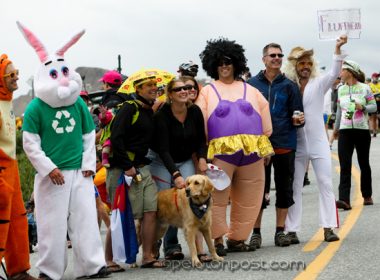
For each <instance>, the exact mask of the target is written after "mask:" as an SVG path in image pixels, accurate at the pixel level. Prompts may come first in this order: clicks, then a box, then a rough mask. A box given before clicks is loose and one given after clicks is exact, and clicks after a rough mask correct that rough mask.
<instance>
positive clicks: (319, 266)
mask: <svg viewBox="0 0 380 280" xmlns="http://www.w3.org/2000/svg"><path fill="white" fill-rule="evenodd" d="M336 144H337V143H334V146H333V149H332V158H333V185H334V192H335V195H336V196H337V194H338V183H339V163H338V161H337V156H336V149H337V148H336ZM379 155H380V139H379V138H372V144H371V167H372V177H373V192H374V193H373V199H374V202H375V204H374V205H373V206H365V207H363V205H362V198H361V195H360V190H359V181H358V178H359V174H360V171H359V169H358V165H357V163H356V155H354V159H355V163H354V165H355V168H354V176H353V178H352V182H353V188H352V194H351V197H352V201H351V202H352V206H353V209H352V210H351V211H342V210H340V211H339V216H340V221H341V226H340V229H338V231H337V232H338V235H339V236H340V238H341V240H340V241H338V242H333V243H326V242H322V240H323V236H322V232H321V231H319V230H320V228H319V226H318V190H317V186H316V180H315V177H314V174H313V171H312V170H310V172H309V173H310V180H311V185H309V186H306V187H304V191H303V204H304V209H303V210H304V211H303V225H302V231H301V232H300V233H299V238H300V240H301V244H298V245H292V246H290V247H284V248H279V247H275V246H274V241H273V236H274V231H275V223H274V219H275V208H274V193H273V191H272V192H271V198H272V201H271V205H270V206H269V207H268V208H267V210H266V211H265V212H264V216H263V223H262V237H263V246H262V248H261V249H259V250H256V251H255V252H249V253H230V254H228V256H227V257H225V262H224V263H223V264H215V263H211V264H209V265H207V266H204V267H203V268H201V269H193V268H190V267H189V263H190V261H189V252H188V249H187V245H186V242H185V241H184V239H183V236H182V233H181V234H180V242H181V244H182V247H183V248H184V253H185V261H184V262H182V263H181V262H177V263H172V264H171V267H170V268H168V269H140V268H128V269H127V270H126V272H123V273H115V274H112V275H111V277H110V279H165V280H169V279H182V280H187V279H192V280H193V279H197V280H200V279H218V280H222V279H233V278H235V279H266V280H269V279H275V280H277V279H297V280H301V279H308V280H309V279H342V278H344V279H345V280H347V279H380V268H379V252H380V242H379V241H378V240H379V239H378V237H379V236H378V234H379V232H380V226H379V225H380V215H379V213H380V191H379V182H380V163H379V162H380V161H379V159H380V157H379ZM101 233H102V236H103V238H104V234H105V229H104V228H102V230H101ZM71 251H72V250H69V254H70V256H69V261H70V263H69V266H68V268H67V271H66V273H65V277H64V279H73V274H72V268H73V264H72V255H71V254H72V252H71ZM37 254H38V253H34V254H31V262H32V267H33V268H32V269H31V270H30V272H31V274H32V275H38V271H37V269H36V268H35V263H36V260H37ZM0 275H1V274H0Z"/></svg>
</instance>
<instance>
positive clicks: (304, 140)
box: [284, 36, 347, 243]
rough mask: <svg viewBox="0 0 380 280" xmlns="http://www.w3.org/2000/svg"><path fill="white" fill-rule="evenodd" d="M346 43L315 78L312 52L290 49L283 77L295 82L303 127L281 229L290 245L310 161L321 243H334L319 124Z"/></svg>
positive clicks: (327, 162)
mask: <svg viewBox="0 0 380 280" xmlns="http://www.w3.org/2000/svg"><path fill="white" fill-rule="evenodd" d="M346 43H347V36H341V37H340V38H339V39H337V41H336V45H335V54H334V59H333V66H332V69H331V70H330V71H328V72H326V73H325V74H323V75H320V76H318V73H317V69H318V68H317V65H316V61H315V59H314V57H313V55H314V51H313V50H312V49H310V50H306V49H304V48H302V47H295V48H293V49H292V50H291V52H290V54H289V56H288V61H287V64H286V66H285V69H284V70H285V71H284V73H285V75H286V76H287V77H288V78H290V79H291V80H293V81H294V82H296V83H297V84H298V86H299V88H300V90H301V94H302V96H303V100H302V101H303V107H304V113H305V126H304V127H303V128H300V129H298V131H297V151H296V160H295V173H294V182H293V199H294V204H293V205H292V206H291V207H290V208H289V211H288V216H287V218H286V221H285V228H286V230H287V231H288V232H289V237H290V238H291V240H292V243H297V242H299V241H298V237H297V234H296V232H298V231H299V230H300V227H301V217H302V186H303V180H304V175H305V171H306V165H307V162H308V161H309V160H310V161H311V163H312V165H313V169H314V172H315V174H316V177H317V182H318V188H319V204H320V205H319V208H320V210H319V217H320V223H319V224H320V225H322V226H323V228H324V240H325V241H327V242H332V241H337V240H339V237H338V236H337V235H336V234H335V233H334V232H333V230H332V228H334V227H335V228H336V227H338V226H339V224H338V216H337V214H336V205H335V196H334V193H333V189H332V178H331V157H330V147H329V143H328V139H327V137H326V133H325V128H324V122H323V115H322V112H323V100H324V94H325V93H326V92H327V90H328V89H329V88H330V87H331V86H332V85H333V83H334V81H335V80H336V78H337V77H338V76H339V74H340V70H341V67H342V61H343V60H344V57H345V56H346V55H344V54H342V53H341V49H340V48H341V46H342V45H344V44H346Z"/></svg>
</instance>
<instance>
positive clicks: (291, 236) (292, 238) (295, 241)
mask: <svg viewBox="0 0 380 280" xmlns="http://www.w3.org/2000/svg"><path fill="white" fill-rule="evenodd" d="M287 236H288V239H289V241H290V244H300V240H299V239H298V236H297V233H296V232H288V234H287Z"/></svg>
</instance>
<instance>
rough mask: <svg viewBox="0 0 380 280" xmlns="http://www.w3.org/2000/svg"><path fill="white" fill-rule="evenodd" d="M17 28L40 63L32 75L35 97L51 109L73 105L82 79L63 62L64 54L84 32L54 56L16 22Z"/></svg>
mask: <svg viewBox="0 0 380 280" xmlns="http://www.w3.org/2000/svg"><path fill="white" fill-rule="evenodd" d="M17 26H18V27H19V29H20V30H21V33H22V34H23V35H24V37H25V39H26V40H27V41H28V42H29V44H30V45H31V46H32V47H33V48H34V50H35V51H36V53H37V55H38V57H39V58H40V61H41V64H40V66H39V67H38V69H37V71H36V73H35V75H34V91H35V95H36V96H37V97H38V98H40V99H41V100H42V101H44V102H45V103H46V104H48V105H49V106H50V107H53V108H57V107H64V106H70V105H72V104H74V103H75V102H76V101H77V99H78V97H79V93H80V91H81V88H82V79H81V77H80V75H79V74H78V73H77V72H75V71H74V69H72V68H71V67H70V65H69V64H68V63H67V62H66V61H65V59H64V54H65V52H66V51H67V50H68V49H69V48H70V47H71V46H72V45H74V44H75V43H76V42H77V41H78V40H79V39H80V37H82V35H83V34H84V32H85V31H84V30H83V31H81V32H80V33H78V34H77V35H75V36H74V37H73V38H72V39H71V40H70V41H69V42H68V43H67V44H65V45H64V46H63V47H62V48H60V49H59V50H58V51H56V52H55V54H54V55H49V54H48V52H47V51H46V49H45V47H44V46H43V45H42V43H41V42H40V40H38V38H37V37H36V36H35V35H34V34H33V33H32V32H31V31H30V30H28V29H27V28H26V27H25V26H23V25H22V24H21V23H20V22H17Z"/></svg>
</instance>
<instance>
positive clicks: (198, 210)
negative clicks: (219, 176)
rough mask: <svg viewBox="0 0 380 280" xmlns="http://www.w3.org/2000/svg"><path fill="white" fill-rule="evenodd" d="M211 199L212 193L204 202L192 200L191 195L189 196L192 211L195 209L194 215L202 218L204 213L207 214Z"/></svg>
mask: <svg viewBox="0 0 380 280" xmlns="http://www.w3.org/2000/svg"><path fill="white" fill-rule="evenodd" d="M210 200H211V195H209V196H208V198H207V200H206V201H205V202H203V203H202V204H196V203H194V202H193V201H192V199H191V197H189V204H190V208H191V211H193V213H194V215H195V216H196V217H197V218H198V219H202V218H203V216H204V214H206V212H207V210H208V208H209V206H210Z"/></svg>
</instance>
